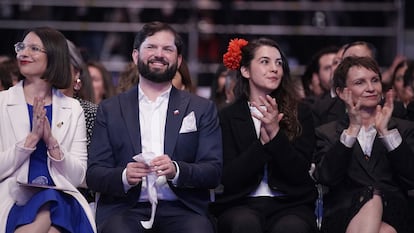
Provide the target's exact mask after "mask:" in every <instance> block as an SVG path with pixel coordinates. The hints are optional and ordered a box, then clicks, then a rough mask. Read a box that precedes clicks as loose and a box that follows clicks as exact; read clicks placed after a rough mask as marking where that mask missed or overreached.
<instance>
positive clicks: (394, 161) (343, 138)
mask: <svg viewBox="0 0 414 233" xmlns="http://www.w3.org/2000/svg"><path fill="white" fill-rule="evenodd" d="M333 80H334V87H335V89H336V92H337V94H338V96H339V97H340V99H341V100H342V101H344V103H345V105H346V108H347V115H346V117H345V118H344V119H341V120H338V121H335V122H332V123H328V124H325V125H322V126H320V127H319V128H317V130H316V136H317V149H316V154H315V158H316V160H317V168H316V171H315V176H316V178H317V180H318V181H319V182H320V183H322V184H324V185H326V186H328V187H329V192H328V193H327V194H326V195H325V196H324V204H325V208H324V210H325V213H324V221H323V222H322V230H323V232H338V233H341V232H347V233H352V232H375V233H378V232H381V233H385V232H386V233H396V232H398V233H402V232H412V231H410V230H408V229H407V218H406V216H407V197H406V193H407V190H409V189H412V188H413V187H414V173H413V172H412V169H413V167H414V124H413V123H412V122H409V121H405V120H402V119H398V118H394V117H392V116H391V115H392V111H393V108H394V103H393V96H394V95H393V93H392V90H391V91H389V92H387V93H386V98H385V103H383V99H382V96H383V95H382V85H381V72H380V69H379V67H378V65H377V63H376V62H375V60H373V59H372V58H369V57H352V56H351V57H347V58H345V59H344V60H343V61H342V62H341V64H340V65H339V66H338V68H337V69H336V70H335V74H334V79H333Z"/></svg>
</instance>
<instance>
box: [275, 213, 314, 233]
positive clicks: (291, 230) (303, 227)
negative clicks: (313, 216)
mask: <svg viewBox="0 0 414 233" xmlns="http://www.w3.org/2000/svg"><path fill="white" fill-rule="evenodd" d="M269 232H271V233H312V232H314V230H313V228H312V227H311V226H310V225H309V224H308V223H307V222H306V221H304V220H303V219H301V218H300V217H298V216H295V215H287V216H284V217H282V218H280V219H278V220H277V221H276V222H275V223H274V224H273V225H272V227H271V231H269Z"/></svg>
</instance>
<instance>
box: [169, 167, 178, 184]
mask: <svg viewBox="0 0 414 233" xmlns="http://www.w3.org/2000/svg"><path fill="white" fill-rule="evenodd" d="M172 163H173V164H174V166H175V169H176V170H177V172H176V173H175V176H174V178H172V179H170V181H171V183H172V184H173V185H174V186H177V182H178V176H179V175H180V167H178V163H177V162H175V161H172Z"/></svg>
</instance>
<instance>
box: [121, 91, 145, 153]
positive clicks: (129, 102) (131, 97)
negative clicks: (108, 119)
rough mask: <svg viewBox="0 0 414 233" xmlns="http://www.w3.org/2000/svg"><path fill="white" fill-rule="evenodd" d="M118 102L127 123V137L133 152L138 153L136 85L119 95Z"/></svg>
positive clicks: (139, 142) (139, 133) (138, 130)
mask: <svg viewBox="0 0 414 233" xmlns="http://www.w3.org/2000/svg"><path fill="white" fill-rule="evenodd" d="M119 104H120V106H121V114H122V115H121V116H120V117H122V116H123V118H122V119H123V120H124V121H125V125H127V126H128V127H127V130H128V134H129V137H130V139H131V142H132V145H133V149H134V153H135V154H138V153H140V152H141V151H142V148H141V129H140V126H139V103H138V85H135V87H134V88H132V89H131V90H130V91H127V92H126V93H124V94H121V95H119Z"/></svg>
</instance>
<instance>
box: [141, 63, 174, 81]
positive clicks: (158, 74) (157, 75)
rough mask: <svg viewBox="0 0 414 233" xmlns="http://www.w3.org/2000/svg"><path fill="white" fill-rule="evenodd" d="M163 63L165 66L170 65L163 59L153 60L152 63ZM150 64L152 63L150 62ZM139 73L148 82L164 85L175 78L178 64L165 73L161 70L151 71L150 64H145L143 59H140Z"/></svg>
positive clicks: (168, 68)
mask: <svg viewBox="0 0 414 233" xmlns="http://www.w3.org/2000/svg"><path fill="white" fill-rule="evenodd" d="M155 60H157V61H161V62H163V63H164V64H166V65H168V63H167V62H166V61H165V60H163V59H157V58H155V59H152V60H151V61H155ZM148 63H150V61H148ZM138 72H139V73H140V74H141V76H142V77H144V78H145V79H147V80H150V81H152V82H156V83H163V82H168V81H171V80H172V79H173V78H174V75H175V73H176V72H177V63H175V64H173V65H172V66H170V67H167V69H166V70H165V71H161V70H158V69H157V70H154V69H153V70H151V68H150V66H149V64H145V63H144V62H143V61H142V60H141V59H138Z"/></svg>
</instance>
